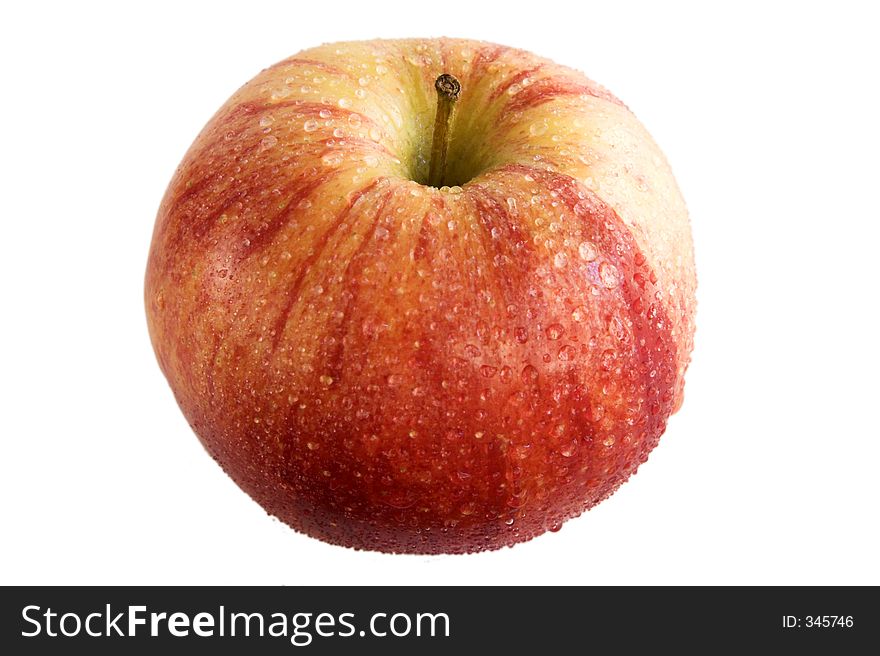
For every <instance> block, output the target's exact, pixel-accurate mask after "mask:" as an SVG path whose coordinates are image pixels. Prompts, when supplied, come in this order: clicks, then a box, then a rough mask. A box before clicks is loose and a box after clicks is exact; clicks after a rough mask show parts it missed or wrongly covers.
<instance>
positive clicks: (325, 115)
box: [318, 109, 333, 118]
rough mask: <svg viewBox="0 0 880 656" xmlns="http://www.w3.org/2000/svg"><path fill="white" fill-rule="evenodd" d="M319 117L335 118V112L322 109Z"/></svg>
mask: <svg viewBox="0 0 880 656" xmlns="http://www.w3.org/2000/svg"><path fill="white" fill-rule="evenodd" d="M318 116H320V117H321V118H330V117H331V116H333V112H331V111H330V110H329V109H322V110H321V111H320V112H318Z"/></svg>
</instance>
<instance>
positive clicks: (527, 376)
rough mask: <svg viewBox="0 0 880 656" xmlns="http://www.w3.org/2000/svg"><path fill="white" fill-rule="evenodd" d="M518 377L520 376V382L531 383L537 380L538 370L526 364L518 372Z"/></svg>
mask: <svg viewBox="0 0 880 656" xmlns="http://www.w3.org/2000/svg"><path fill="white" fill-rule="evenodd" d="M520 378H522V382H524V383H525V384H526V385H531V384H533V383H535V382H536V381H537V380H538V370H537V369H535V368H534V367H533V366H532V365H530V364H527V365H526V366H525V367H523V370H522V371H521V372H520Z"/></svg>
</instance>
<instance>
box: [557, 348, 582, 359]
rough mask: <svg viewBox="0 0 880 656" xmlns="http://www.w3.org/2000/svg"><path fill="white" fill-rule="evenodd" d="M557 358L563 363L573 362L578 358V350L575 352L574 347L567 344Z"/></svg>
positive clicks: (560, 350)
mask: <svg viewBox="0 0 880 656" xmlns="http://www.w3.org/2000/svg"><path fill="white" fill-rule="evenodd" d="M556 357H558V358H559V359H560V360H562V361H563V362H571V361H572V360H574V359H575V357H577V350H575V348H574V346H572V345H571V344H566V345H565V346H563V347H562V348H560V349H559V353H557V354H556Z"/></svg>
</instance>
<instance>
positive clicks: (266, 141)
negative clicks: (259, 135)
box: [260, 134, 278, 150]
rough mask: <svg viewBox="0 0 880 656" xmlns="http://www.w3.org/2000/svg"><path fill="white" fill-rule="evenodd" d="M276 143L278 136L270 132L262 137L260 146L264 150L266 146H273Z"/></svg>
mask: <svg viewBox="0 0 880 656" xmlns="http://www.w3.org/2000/svg"><path fill="white" fill-rule="evenodd" d="M277 143H278V137H275V136H273V135H271V134H270V135H269V136H268V137H263V139H262V140H261V141H260V146H261V147H262V148H263V150H266V149H268V148H271V147H272V146H274V145H275V144H277Z"/></svg>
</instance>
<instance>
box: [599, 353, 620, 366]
mask: <svg viewBox="0 0 880 656" xmlns="http://www.w3.org/2000/svg"><path fill="white" fill-rule="evenodd" d="M616 357H617V353H615V352H614V350H613V349H605V350H604V351H602V356H601V357H600V359H599V364H600V366H601V367H602V368H603V369H604V370H605V371H611V368H612V367H613V366H614V359H615V358H616Z"/></svg>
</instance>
